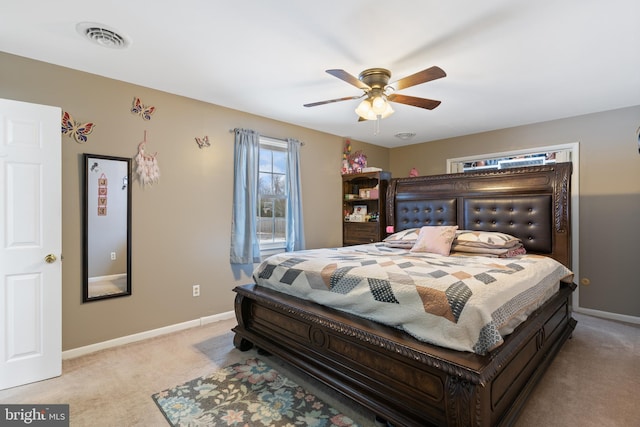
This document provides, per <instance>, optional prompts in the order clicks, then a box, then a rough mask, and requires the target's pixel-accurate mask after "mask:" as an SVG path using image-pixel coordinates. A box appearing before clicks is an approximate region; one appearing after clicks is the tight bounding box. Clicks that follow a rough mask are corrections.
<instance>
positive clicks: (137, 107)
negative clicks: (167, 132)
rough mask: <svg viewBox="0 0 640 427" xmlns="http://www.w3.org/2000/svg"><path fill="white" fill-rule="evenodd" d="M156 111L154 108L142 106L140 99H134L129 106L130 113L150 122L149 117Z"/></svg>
mask: <svg viewBox="0 0 640 427" xmlns="http://www.w3.org/2000/svg"><path fill="white" fill-rule="evenodd" d="M155 111H156V107H151V106H147V105H143V104H142V101H140V98H138V97H134V98H133V104H132V105H131V112H132V113H133V114H137V115H139V116H140V117H142V118H143V119H144V120H151V115H152V114H153V113H154V112H155Z"/></svg>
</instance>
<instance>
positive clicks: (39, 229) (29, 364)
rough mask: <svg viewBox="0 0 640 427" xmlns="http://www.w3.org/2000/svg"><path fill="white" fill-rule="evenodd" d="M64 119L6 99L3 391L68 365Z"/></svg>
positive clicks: (2, 117)
mask: <svg viewBox="0 0 640 427" xmlns="http://www.w3.org/2000/svg"><path fill="white" fill-rule="evenodd" d="M60 119H61V111H60V109H59V108H56V107H50V106H44V105H36V104H28V103H24V102H18V101H10V100H5V99H0V390H2V389H5V388H9V387H15V386H18V385H21V384H26V383H30V382H34V381H40V380H43V379H46V378H51V377H55V376H58V375H60V374H61V372H62V264H61V261H60V258H61V251H62V232H61V229H62V222H61V220H62V210H61V186H62V185H61V177H62V175H61V131H60V126H61V125H60Z"/></svg>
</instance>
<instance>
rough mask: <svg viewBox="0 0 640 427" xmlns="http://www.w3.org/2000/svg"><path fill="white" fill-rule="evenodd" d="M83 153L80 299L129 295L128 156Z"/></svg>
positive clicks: (129, 167)
mask: <svg viewBox="0 0 640 427" xmlns="http://www.w3.org/2000/svg"><path fill="white" fill-rule="evenodd" d="M83 157H84V183H85V185H84V230H83V234H84V289H83V301H84V302H88V301H94V300H99V299H105V298H113V297H119V296H124V295H131V186H130V185H129V182H130V178H131V176H130V175H131V159H128V158H124V157H113V156H102V155H95V154H84V156H83Z"/></svg>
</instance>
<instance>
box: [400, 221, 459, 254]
mask: <svg viewBox="0 0 640 427" xmlns="http://www.w3.org/2000/svg"><path fill="white" fill-rule="evenodd" d="M457 229H458V226H457V225H434V226H427V227H422V228H421V229H420V234H419V235H418V240H416V243H415V245H413V247H412V248H411V252H429V253H432V254H439V255H445V256H447V255H449V252H450V251H451V242H453V239H454V238H455V237H456V230H457Z"/></svg>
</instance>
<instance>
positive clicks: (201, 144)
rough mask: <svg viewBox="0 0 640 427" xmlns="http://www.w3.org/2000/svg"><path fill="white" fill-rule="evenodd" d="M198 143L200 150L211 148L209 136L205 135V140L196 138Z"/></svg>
mask: <svg viewBox="0 0 640 427" xmlns="http://www.w3.org/2000/svg"><path fill="white" fill-rule="evenodd" d="M196 143H197V144H198V148H202V147H211V144H210V143H209V135H205V137H204V138H198V137H197V136H196Z"/></svg>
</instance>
